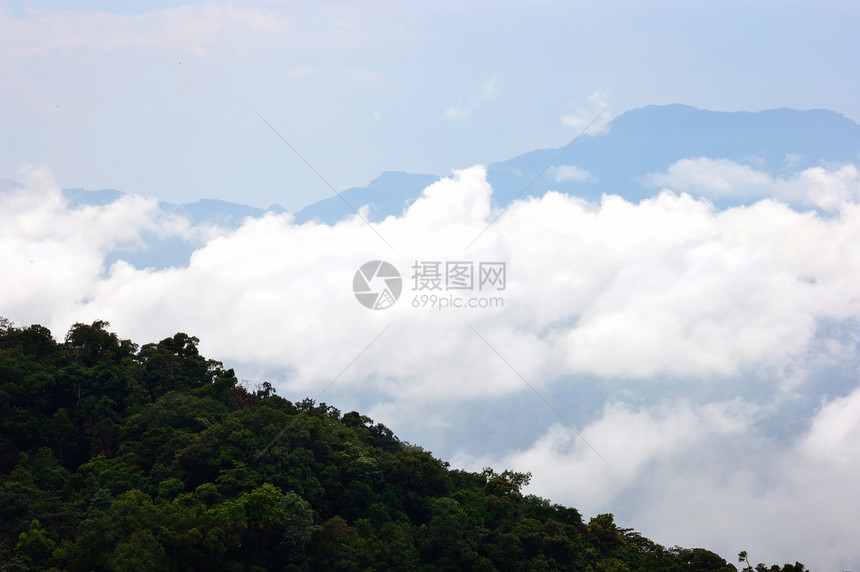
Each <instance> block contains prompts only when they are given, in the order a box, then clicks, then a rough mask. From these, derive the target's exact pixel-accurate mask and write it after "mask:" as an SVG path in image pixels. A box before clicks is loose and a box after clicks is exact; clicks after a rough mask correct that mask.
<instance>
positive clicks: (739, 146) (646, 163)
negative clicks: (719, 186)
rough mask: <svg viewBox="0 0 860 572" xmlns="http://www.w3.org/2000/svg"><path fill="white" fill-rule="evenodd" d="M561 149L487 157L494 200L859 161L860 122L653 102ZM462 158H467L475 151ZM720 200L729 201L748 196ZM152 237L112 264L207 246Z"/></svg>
mask: <svg viewBox="0 0 860 572" xmlns="http://www.w3.org/2000/svg"><path fill="white" fill-rule="evenodd" d="M562 149H563V148H556V149H539V150H534V151H529V152H527V153H523V154H522V155H519V156H517V157H514V158H512V159H508V160H504V161H500V162H497V163H492V164H490V165H488V166H487V178H488V180H489V182H490V184H491V185H492V186H493V202H494V204H495V205H496V206H505V205H507V204H509V203H510V202H511V201H512V200H514V199H515V198H516V197H518V196H541V195H543V194H544V193H546V192H547V191H549V190H555V191H559V192H562V193H567V194H571V195H576V196H580V197H583V198H586V199H589V200H594V199H598V198H599V197H600V196H601V195H602V194H603V193H611V194H618V195H621V196H623V197H625V198H626V199H628V200H631V201H639V200H641V199H643V198H646V197H649V196H652V195H653V194H654V193H655V192H656V191H657V190H658V189H655V188H653V187H652V186H649V185H648V175H649V174H651V173H663V172H665V171H666V170H667V169H668V168H669V167H670V166H671V165H672V164H673V163H675V162H677V161H679V160H682V159H688V158H698V157H707V158H710V159H730V160H732V161H735V162H737V163H740V164H745V165H749V166H751V167H752V168H754V169H756V170H758V171H763V172H766V173H768V174H770V175H772V176H774V177H777V176H788V175H790V174H792V173H796V172H798V171H801V170H803V169H806V168H809V167H812V166H817V165H833V164H840V163H851V162H854V163H856V162H860V125H858V124H856V123H854V122H853V121H851V120H850V119H848V118H846V117H844V116H843V115H840V114H839V113H836V112H833V111H828V110H823V109H814V110H806V111H798V110H794V109H787V108H783V109H773V110H767V111H758V112H719V111H705V110H701V109H696V108H694V107H690V106H687V105H678V104H674V105H652V106H648V107H643V108H640V109H634V110H631V111H628V112H626V113H623V114H622V115H620V116H618V117H617V118H615V119H614V120H613V121H612V123H611V124H610V126H609V131H608V132H606V133H603V134H599V135H595V136H589V135H585V136H583V137H580V138H579V139H577V140H575V141H574V142H573V143H572V144H571V145H570V147H569V148H568V149H566V150H564V152H563V153H561V151H562ZM560 153H561V155H560V156H559V154H560ZM463 166H464V167H466V166H469V162H468V158H465V159H464V163H463ZM541 173H542V174H541ZM539 174H540V176H538V175H539ZM439 178H440V175H434V174H414V173H403V172H394V171H392V172H385V173H382V174H381V175H380V176H379V177H378V178H376V179H374V180H373V181H371V182H370V183H369V184H368V185H367V186H365V187H354V188H350V189H346V190H345V191H342V192H341V196H340V197H339V196H332V197H329V198H326V199H324V200H321V201H318V202H316V203H313V204H311V205H308V206H307V207H305V208H303V209H301V210H300V211H298V212H297V213H296V214H295V222H296V223H297V224H303V223H306V222H308V221H313V220H316V221H319V222H323V223H326V224H334V223H336V222H337V221H339V220H342V219H344V218H346V217H349V216H354V215H355V211H354V210H353V208H354V209H356V210H358V209H361V208H362V207H367V214H366V217H367V218H368V219H369V220H370V221H380V220H382V219H384V218H385V217H386V216H389V215H400V214H401V213H402V212H403V211H404V210H405V209H406V208H407V207H408V206H409V205H410V204H411V203H412V202H414V201H415V200H416V199H417V198H418V197H420V196H421V193H422V191H423V190H424V189H425V188H426V187H427V186H429V185H430V184H432V183H433V182H435V181H437V180H439ZM14 186H15V184H14V182H13V181H9V180H4V181H3V184H2V185H0V191H3V190H8V189H10V188H13V187H14ZM64 194H65V197H66V199H67V200H68V201H69V203H70V205H72V206H79V205H82V204H108V203H110V202H112V201H113V200H116V199H117V198H119V197H120V196H122V193H121V192H120V191H115V190H101V191H85V190H83V189H66V190H65V191H64ZM754 199H755V198H751V199H747V200H748V201H749V200H754ZM345 201H346V202H345ZM715 202H716V204H717V206H721V207H722V206H728V205H731V204H739V203H741V202H743V201H742V200H741V199H738V198H734V199H720V200H717V201H715ZM347 203H349V204H347ZM160 206H161V209H162V210H164V211H166V212H169V213H174V214H177V215H181V216H183V217H186V218H188V219H189V221H190V222H191V223H193V224H202V223H209V224H215V225H219V226H222V227H226V228H238V227H239V226H240V225H241V224H242V221H243V220H244V219H246V218H247V217H259V216H262V215H263V214H265V213H267V212H274V213H283V212H285V210H284V209H283V207H281V206H280V205H277V204H275V205H272V206H270V207H268V208H267V209H260V208H255V207H251V206H248V205H241V204H236V203H229V202H225V201H219V200H214V199H204V200H200V201H197V202H196V203H190V204H182V205H176V204H171V203H160ZM144 242H145V243H146V248H145V249H143V250H141V249H140V248H139V247H129V249H128V250H117V251H114V252H113V253H111V255H110V256H109V258H108V262H109V263H112V262H113V261H114V260H117V259H119V258H122V259H124V260H126V261H128V262H130V263H132V264H134V265H135V266H137V267H146V266H150V267H157V268H161V267H166V266H170V265H179V264H186V263H187V261H188V257H189V256H190V254H191V252H192V251H193V250H194V249H195V248H197V247H199V246H201V245H197V244H192V243H190V242H187V241H184V240H182V239H180V238H178V237H169V238H159V237H157V236H154V235H153V236H148V237H144Z"/></svg>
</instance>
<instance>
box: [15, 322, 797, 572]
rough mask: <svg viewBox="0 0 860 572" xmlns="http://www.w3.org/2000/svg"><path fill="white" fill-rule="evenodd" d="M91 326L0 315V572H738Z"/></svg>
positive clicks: (788, 571) (327, 409) (161, 348)
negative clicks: (53, 326)
mask: <svg viewBox="0 0 860 572" xmlns="http://www.w3.org/2000/svg"><path fill="white" fill-rule="evenodd" d="M107 326H108V324H107V323H106V322H103V321H96V322H94V323H92V324H75V325H74V326H73V327H72V328H71V329H70V331H69V332H68V333H67V334H66V336H65V340H64V341H63V342H62V343H60V342H57V341H56V340H55V339H54V337H53V336H52V334H51V332H50V331H49V330H48V329H47V328H45V327H42V326H39V325H32V326H29V327H21V328H19V327H15V326H14V325H13V324H11V323H10V322H9V321H8V320H5V319H0V570H3V571H12V570H15V571H18V570H21V571H24V570H69V571H76V570H81V571H89V570H128V571H142V570H159V571H186V570H207V571H210V570H211V571H216V570H236V571H240V570H248V571H250V570H261V571H262V570H424V571H433V570H582V571H600V570H606V571H609V570H612V571H623V570H631V571H632V570H642V571H646V570H647V571H651V570H654V571H667V572H668V571H702V572H704V571H714V572H717V571H721V572H728V571H735V570H736V568H735V566H733V565H732V564H729V563H728V562H727V561H725V560H724V559H723V558H722V557H720V556H718V555H717V554H714V553H713V552H710V551H708V550H705V549H701V548H692V549H687V548H680V547H677V546H676V547H672V548H665V547H663V546H660V545H658V544H656V543H654V542H652V541H650V540H648V539H647V538H645V537H643V536H642V535H641V534H639V533H636V532H634V531H633V530H631V529H626V528H619V527H618V526H617V525H616V524H615V522H614V519H613V516H612V515H611V514H602V515H599V516H596V517H594V518H591V519H590V520H589V521H588V522H587V523H586V522H584V520H583V518H582V516H581V515H580V513H579V512H578V511H577V510H576V509H573V508H567V507H564V506H560V505H558V504H553V503H551V502H550V501H548V500H546V499H543V498H540V497H537V496H534V495H527V494H523V492H522V487H523V486H524V485H526V484H527V483H528V480H529V475H528V474H522V473H515V472H510V471H502V472H496V471H494V470H492V469H490V468H487V469H485V470H483V471H482V472H479V473H476V472H468V471H462V470H456V469H451V468H450V467H449V465H448V464H447V463H445V462H443V461H440V460H439V459H436V458H434V457H433V456H432V455H431V454H430V453H429V452H427V451H424V450H423V449H422V448H421V447H418V446H415V445H411V444H409V443H406V442H403V441H401V440H399V439H398V438H397V437H396V436H395V435H394V434H393V433H392V431H391V430H389V429H388V428H387V427H385V426H384V425H381V424H378V423H374V422H373V421H372V420H371V419H369V418H368V417H366V416H363V415H361V414H359V413H357V412H349V413H345V414H342V413H341V412H340V411H338V410H337V409H335V408H334V407H331V406H329V405H326V404H325V403H315V402H314V401H313V400H310V399H305V400H303V401H299V402H291V401H289V400H287V399H284V398H282V397H280V396H278V395H277V394H276V393H275V391H274V388H273V387H272V386H271V385H270V384H269V383H262V384H260V385H258V386H255V387H250V386H248V384H243V383H240V382H239V381H238V380H237V379H236V377H235V375H234V372H233V371H232V370H230V369H225V368H224V367H223V364H222V363H220V362H217V361H214V360H211V359H206V358H204V357H203V356H201V355H200V353H199V352H198V347H197V346H198V342H199V340H198V339H197V338H195V337H192V336H189V335H186V334H183V333H178V334H176V335H175V336H173V337H170V338H167V339H164V340H161V341H160V342H158V343H148V344H145V345H143V346H138V345H136V344H134V343H132V342H131V341H129V340H122V339H119V338H118V336H117V335H116V334H115V333H112V332H110V331H109V330H108V329H107ZM740 556H742V557H743V558H742V561H744V562H746V561H745V556H746V554H745V553H742V554H741V555H740ZM757 569H758V570H760V571H762V570H773V571H782V572H804V571H805V568H804V567H803V565H801V564H799V563H798V564H794V565H788V564H787V565H785V566H783V567H782V568H779V567H777V566H772V567H770V568H767V567H765V566H764V565H759V566H758V567H757ZM745 570H753V568H752V567H751V566H750V565H749V564H748V563H747V564H746V568H745Z"/></svg>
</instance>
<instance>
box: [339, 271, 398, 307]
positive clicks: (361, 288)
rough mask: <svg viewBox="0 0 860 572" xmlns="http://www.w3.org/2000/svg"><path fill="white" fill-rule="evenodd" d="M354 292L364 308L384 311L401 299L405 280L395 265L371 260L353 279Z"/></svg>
mask: <svg viewBox="0 0 860 572" xmlns="http://www.w3.org/2000/svg"><path fill="white" fill-rule="evenodd" d="M352 291H353V292H355V297H356V299H357V300H358V301H359V302H361V305H362V306H364V307H366V308H370V309H371V310H384V309H386V308H390V307H391V306H393V305H394V303H395V302H397V299H398V298H400V292H402V291H403V280H402V279H401V278H400V273H399V272H398V271H397V269H396V268H395V267H394V266H393V265H391V264H389V263H388V262H385V261H384V260H371V261H370V262H366V263H364V264H362V265H361V268H359V269H358V271H356V273H355V277H354V278H353V279H352Z"/></svg>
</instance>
